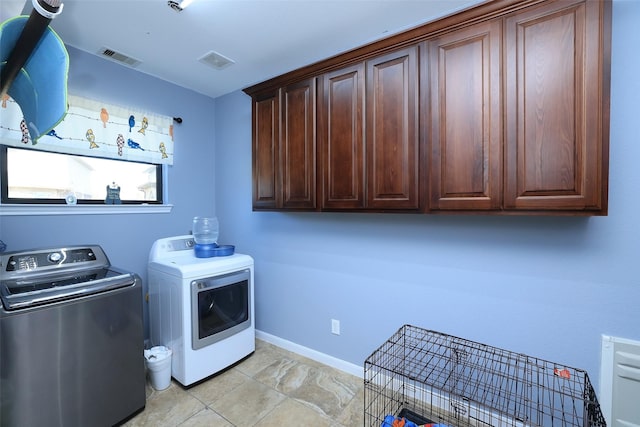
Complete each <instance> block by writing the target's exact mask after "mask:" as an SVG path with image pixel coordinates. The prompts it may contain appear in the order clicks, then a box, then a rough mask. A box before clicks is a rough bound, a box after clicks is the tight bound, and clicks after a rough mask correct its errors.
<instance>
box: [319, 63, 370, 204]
mask: <svg viewBox="0 0 640 427" xmlns="http://www.w3.org/2000/svg"><path fill="white" fill-rule="evenodd" d="M320 87H321V88H322V93H321V94H320V96H321V97H322V105H321V107H320V111H319V114H318V116H319V122H320V123H319V124H318V127H319V134H318V141H319V142H318V144H319V146H320V154H319V156H320V166H319V171H321V173H322V191H321V194H322V196H321V197H322V207H323V208H327V209H357V208H362V207H364V176H363V173H364V147H363V144H364V135H363V131H364V129H363V121H364V117H363V115H364V106H363V102H364V96H363V95H364V64H358V65H355V66H352V67H348V68H344V69H341V70H338V71H334V72H332V73H328V74H325V75H324V76H323V78H322V82H321V84H320Z"/></svg>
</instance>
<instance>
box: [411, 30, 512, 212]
mask: <svg viewBox="0 0 640 427" xmlns="http://www.w3.org/2000/svg"><path fill="white" fill-rule="evenodd" d="M501 29H502V27H501V25H500V21H492V22H486V23H482V24H478V25H474V26H472V27H470V28H465V29H463V30H459V31H455V32H452V33H449V34H446V35H443V36H441V37H438V38H436V39H434V40H431V41H430V42H429V43H428V47H429V52H428V66H426V65H425V66H424V67H423V69H425V70H426V69H427V68H428V69H429V76H430V86H429V87H430V88H431V90H430V93H431V97H430V99H431V103H430V104H431V105H430V107H431V108H430V111H431V115H432V120H431V129H429V130H428V131H427V133H428V134H429V135H430V136H431V168H430V172H431V173H430V183H431V202H430V208H431V209H432V210H439V209H442V210H459V209H462V210H491V209H500V207H501V203H502V185H501V184H502V135H503V132H502V103H501V96H502V90H501V85H502V79H501V77H502V73H501V64H502V61H501V46H502V31H501ZM426 80H427V79H426V78H424V79H423V81H426ZM429 131H430V132H429Z"/></svg>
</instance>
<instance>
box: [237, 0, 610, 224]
mask: <svg viewBox="0 0 640 427" xmlns="http://www.w3.org/2000/svg"><path fill="white" fill-rule="evenodd" d="M610 61H611V0H489V1H486V2H483V3H481V4H479V5H476V6H472V7H470V8H469V9H466V10H463V11H461V12H458V13H456V14H454V15H450V16H447V17H445V18H442V19H440V20H436V21H433V22H430V23H427V24H424V25H422V26H420V27H416V28H414V29H411V30H407V31H405V32H403V33H400V34H396V35H394V36H391V37H389V38H387V39H384V40H380V41H378V42H374V43H371V44H369V45H366V46H363V47H361V48H358V49H355V50H353V51H349V52H346V53H344V54H341V55H338V56H336V57H333V58H329V59H327V60H325V61H321V62H319V63H316V64H311V65H309V66H307V67H303V68H301V69H298V70H294V71H292V72H290V73H287V74H285V75H282V76H278V77H276V78H274V79H271V80H269V81H267V82H263V83H260V84H258V85H255V86H252V87H250V88H247V89H245V92H246V93H247V94H249V95H251V97H252V100H253V155H254V157H253V187H254V188H253V206H254V209H258V210H259V209H301V210H327V211H331V210H349V211H377V212H386V211H405V212H425V213H429V212H432V213H461V212H465V213H480V214H516V215H520V214H527V215H606V214H607V198H608V174H609V98H610V94H609V84H610V68H611V65H610ZM316 91H317V92H316ZM316 120H317V121H316ZM316 149H317V151H316ZM316 197H317V198H319V199H320V201H319V202H316Z"/></svg>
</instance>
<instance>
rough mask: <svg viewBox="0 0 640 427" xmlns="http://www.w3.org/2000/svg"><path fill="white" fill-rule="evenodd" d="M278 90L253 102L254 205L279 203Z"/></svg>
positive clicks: (270, 206)
mask: <svg viewBox="0 0 640 427" xmlns="http://www.w3.org/2000/svg"><path fill="white" fill-rule="evenodd" d="M278 104H279V103H278V96H277V92H276V93H273V94H270V95H268V96H265V97H261V98H257V99H255V100H254V103H253V208H254V209H273V208H276V207H277V206H278V200H277V199H278V194H279V192H278V191H277V188H278V170H277V164H278V140H279V137H280V135H279V129H278V124H279V105H278Z"/></svg>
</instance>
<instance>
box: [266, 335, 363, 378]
mask: <svg viewBox="0 0 640 427" xmlns="http://www.w3.org/2000/svg"><path fill="white" fill-rule="evenodd" d="M256 338H258V339H261V340H263V341H266V342H268V343H270V344H273V345H275V346H278V347H280V348H284V349H285V350H289V351H292V352H294V353H297V354H299V355H301V356H304V357H308V358H309V359H312V360H315V361H316V362H320V363H323V364H325V365H327V366H331V367H332V368H336V369H339V370H341V371H343V372H346V373H348V374H351V375H355V376H356V377H360V378H364V367H362V366H358V365H355V364H353V363H351V362H347V361H345V360H342V359H338V358H337V357H333V356H329V355H328V354H325V353H321V352H319V351H317V350H313V349H311V348H309V347H305V346H303V345H300V344H296V343H294V342H291V341H288V340H285V339H283V338H280V337H276V336H275V335H271V334H268V333H266V332H262V331H259V330H257V329H256Z"/></svg>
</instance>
